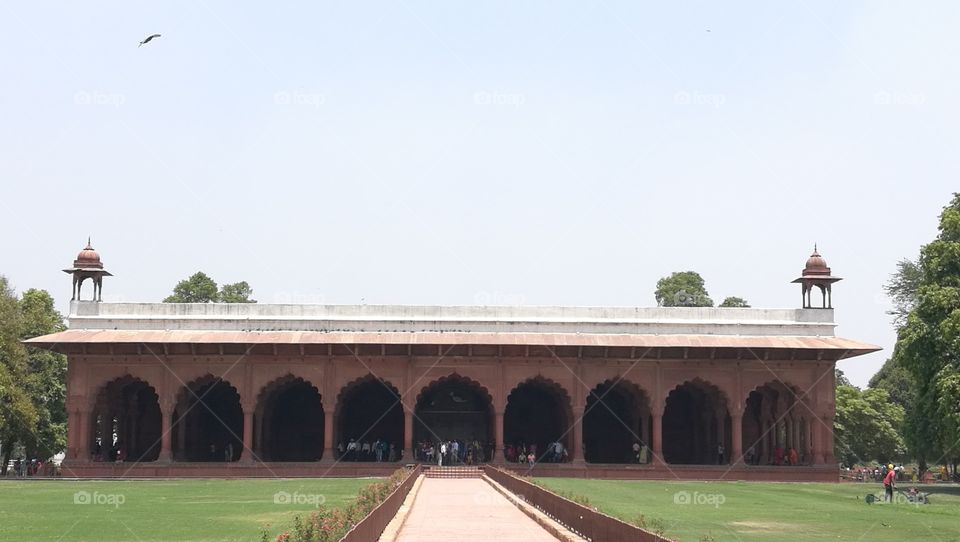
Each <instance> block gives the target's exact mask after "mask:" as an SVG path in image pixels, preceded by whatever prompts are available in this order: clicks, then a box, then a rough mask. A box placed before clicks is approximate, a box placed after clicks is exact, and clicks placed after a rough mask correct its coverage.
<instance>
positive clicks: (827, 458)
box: [820, 415, 837, 465]
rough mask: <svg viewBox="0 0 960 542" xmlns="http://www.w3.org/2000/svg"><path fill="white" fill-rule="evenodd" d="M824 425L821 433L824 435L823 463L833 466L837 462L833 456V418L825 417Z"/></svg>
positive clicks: (830, 416)
mask: <svg viewBox="0 0 960 542" xmlns="http://www.w3.org/2000/svg"><path fill="white" fill-rule="evenodd" d="M822 420H823V425H822V426H821V427H820V432H821V433H822V434H823V437H824V438H823V461H824V463H826V464H828V465H832V464H834V463H836V462H837V460H836V458H835V457H834V456H833V416H832V415H824V416H823V418H822Z"/></svg>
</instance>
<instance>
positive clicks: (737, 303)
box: [718, 297, 750, 308]
mask: <svg viewBox="0 0 960 542" xmlns="http://www.w3.org/2000/svg"><path fill="white" fill-rule="evenodd" d="M718 306H720V307H745V308H746V307H749V306H750V304H749V303H747V300H746V299H744V298H742V297H727V298H725V299H724V300H723V302H722V303H720V305H718Z"/></svg>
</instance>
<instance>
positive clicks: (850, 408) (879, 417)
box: [833, 385, 906, 465]
mask: <svg viewBox="0 0 960 542" xmlns="http://www.w3.org/2000/svg"><path fill="white" fill-rule="evenodd" d="M836 405H837V412H836V416H834V419H833V427H834V454H835V455H836V456H837V457H838V458H839V459H840V462H841V463H843V464H844V465H855V464H857V463H864V462H868V461H882V462H888V461H892V460H894V459H900V458H902V457H903V455H904V453H905V451H906V450H905V447H904V444H903V437H902V436H901V435H900V427H902V426H903V416H904V412H903V407H901V406H900V405H898V404H896V403H893V402H891V401H890V396H889V395H888V394H887V392H886V390H882V389H867V390H863V391H861V390H860V389H859V388H857V387H856V386H849V385H840V386H837V402H836Z"/></svg>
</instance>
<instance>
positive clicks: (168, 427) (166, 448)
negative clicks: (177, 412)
mask: <svg viewBox="0 0 960 542" xmlns="http://www.w3.org/2000/svg"><path fill="white" fill-rule="evenodd" d="M173 430H174V428H173V401H161V402H160V455H158V456H157V461H163V462H170V461H171V460H172V459H173V450H172V446H171V441H172V438H171V436H172V435H171V433H172V432H173Z"/></svg>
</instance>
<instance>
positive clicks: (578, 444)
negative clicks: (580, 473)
mask: <svg viewBox="0 0 960 542" xmlns="http://www.w3.org/2000/svg"><path fill="white" fill-rule="evenodd" d="M573 462H574V463H575V464H581V465H582V464H583V463H585V462H586V461H585V460H584V458H583V406H581V405H577V406H576V407H574V409H573Z"/></svg>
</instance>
